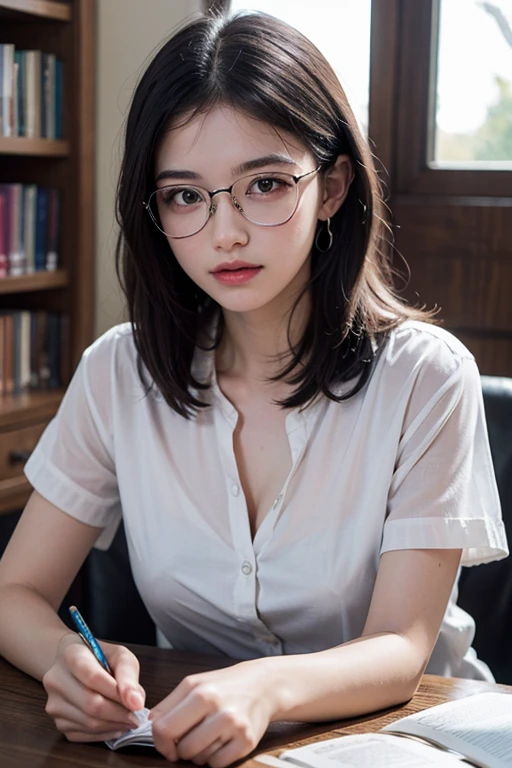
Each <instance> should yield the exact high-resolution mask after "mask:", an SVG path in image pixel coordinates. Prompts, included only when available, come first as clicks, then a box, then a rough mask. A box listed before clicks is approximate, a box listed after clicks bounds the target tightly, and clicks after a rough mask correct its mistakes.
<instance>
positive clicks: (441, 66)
mask: <svg viewBox="0 0 512 768" xmlns="http://www.w3.org/2000/svg"><path fill="white" fill-rule="evenodd" d="M438 14H439V18H438V25H437V33H438V39H437V48H438V53H437V67H436V69H437V73H436V74H437V77H436V83H435V87H434V88H433V89H432V90H433V92H434V93H435V94H436V101H435V104H434V105H433V106H434V108H435V120H434V123H435V136H434V147H433V150H434V151H433V152H432V153H431V158H432V159H433V163H432V162H431V167H438V168H442V167H451V168H456V167H462V168H474V169H478V168H481V169H492V168H495V169H500V167H501V168H507V167H508V169H509V170H510V169H512V0H494V1H493V2H481V0H441V2H440V4H439V7H438ZM433 31H434V34H435V32H436V25H435V24H434V29H433Z"/></svg>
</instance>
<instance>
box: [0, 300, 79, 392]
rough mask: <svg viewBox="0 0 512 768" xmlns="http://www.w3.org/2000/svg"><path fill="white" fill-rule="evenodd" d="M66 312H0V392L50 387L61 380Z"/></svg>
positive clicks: (64, 348) (62, 377)
mask: <svg viewBox="0 0 512 768" xmlns="http://www.w3.org/2000/svg"><path fill="white" fill-rule="evenodd" d="M68 334H69V319H68V315H65V314H61V313H56V312H29V311H26V310H20V311H12V312H9V311H2V312H0V395H11V394H20V393H22V392H26V391H27V390H29V389H54V388H57V387H60V386H62V385H63V383H64V382H65V378H66V374H65V370H66V368H65V366H66V365H67V363H68V356H67V350H68V349H69V343H68Z"/></svg>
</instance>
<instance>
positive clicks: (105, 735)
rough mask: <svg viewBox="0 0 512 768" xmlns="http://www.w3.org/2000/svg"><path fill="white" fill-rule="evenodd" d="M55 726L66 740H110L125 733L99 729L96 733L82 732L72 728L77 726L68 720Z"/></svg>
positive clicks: (89, 741)
mask: <svg viewBox="0 0 512 768" xmlns="http://www.w3.org/2000/svg"><path fill="white" fill-rule="evenodd" d="M57 728H58V729H59V731H60V732H61V733H63V734H64V736H65V737H66V739H67V740H68V741H81V742H88V743H91V742H94V741H110V739H118V738H119V737H120V736H122V735H123V733H125V731H101V732H98V733H84V732H83V731H80V730H74V729H76V728H77V724H76V723H73V722H68V721H62V725H57Z"/></svg>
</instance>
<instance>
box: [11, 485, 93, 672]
mask: <svg viewBox="0 0 512 768" xmlns="http://www.w3.org/2000/svg"><path fill="white" fill-rule="evenodd" d="M99 533H100V529H99V528H93V527H92V526H90V525H85V524H84V523H81V522H79V521H78V520H75V519H74V518H72V517H70V516H69V515H66V514H65V513H64V512H62V511H61V510H60V509H58V508H57V507H55V506H54V505H53V504H51V503H50V502H49V501H47V500H46V499H44V498H43V497H42V496H41V495H40V494H39V493H37V491H34V492H33V493H32V496H31V497H30V499H29V501H28V504H27V506H26V507H25V510H24V512H23V514H22V516H21V518H20V521H19V523H18V525H17V527H16V529H15V531H14V533H13V535H12V537H11V539H10V541H9V544H8V545H7V548H6V550H5V552H4V555H3V557H2V558H1V560H0V654H1V655H2V656H4V657H5V658H6V659H7V660H8V661H10V662H11V663H12V664H14V665H15V666H17V667H19V668H20V669H22V670H23V671H24V672H28V674H29V675H32V676H33V677H36V678H37V679H39V680H41V679H42V677H43V675H44V674H45V672H47V670H48V669H49V668H50V667H51V666H52V664H53V662H54V660H55V653H56V648H57V645H58V643H59V641H60V640H61V639H62V638H63V637H64V635H66V634H70V630H69V629H68V627H66V625H65V624H64V623H63V622H62V621H61V620H60V619H59V617H58V615H57V610H58V608H59V605H60V603H61V602H62V600H63V598H64V596H65V594H66V592H67V590H68V589H69V586H70V585H71V583H72V581H73V579H74V578H75V576H76V574H77V573H78V570H79V568H80V566H81V565H82V563H83V562H84V560H85V558H86V556H87V553H88V552H89V550H90V549H91V547H92V546H93V544H94V542H95V541H96V539H97V538H98V535H99Z"/></svg>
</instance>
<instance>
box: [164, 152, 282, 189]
mask: <svg viewBox="0 0 512 768" xmlns="http://www.w3.org/2000/svg"><path fill="white" fill-rule="evenodd" d="M269 165H281V166H286V167H287V168H289V167H290V166H294V167H295V168H296V167H297V164H296V163H295V162H294V160H292V159H291V157H287V156H286V155H280V154H272V155H264V156H263V157H256V158H254V160H247V161H246V162H245V163H240V165H237V166H235V167H234V168H232V169H231V173H232V174H233V176H240V175H242V174H244V173H249V172H250V171H257V170H258V169H260V168H266V167H267V166H269ZM202 178H203V177H202V176H201V174H199V173H196V172H195V171H187V170H178V169H176V170H171V169H167V170H165V171H160V173H159V174H158V176H157V177H156V179H155V182H158V181H162V179H166V180H168V181H171V180H173V179H190V180H191V181H197V180H199V179H202Z"/></svg>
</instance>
